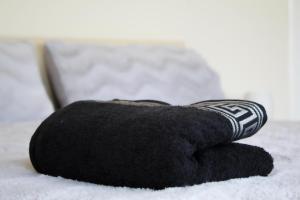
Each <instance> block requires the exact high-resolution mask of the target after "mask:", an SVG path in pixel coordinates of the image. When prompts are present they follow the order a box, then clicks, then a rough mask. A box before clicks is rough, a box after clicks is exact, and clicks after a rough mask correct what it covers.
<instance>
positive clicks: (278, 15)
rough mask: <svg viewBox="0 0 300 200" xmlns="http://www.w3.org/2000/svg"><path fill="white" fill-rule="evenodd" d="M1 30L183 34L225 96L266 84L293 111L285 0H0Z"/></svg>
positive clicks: (281, 106) (285, 113) (20, 33)
mask: <svg viewBox="0 0 300 200" xmlns="http://www.w3.org/2000/svg"><path fill="white" fill-rule="evenodd" d="M1 36H9V37H36V36H38V37H68V36H72V37H80V38H82V37H83V38H89V37H91V38H122V39H172V40H174V39H175V40H183V41H184V42H185V43H186V44H187V46H189V47H192V48H195V49H196V50H197V51H199V52H200V53H202V55H203V56H204V57H205V58H206V59H207V60H208V62H209V63H210V64H211V65H212V66H213V68H214V69H215V70H216V71H217V72H219V74H220V75H221V78H222V84H223V88H224V90H225V92H226V94H227V96H228V97H231V98H235V97H242V96H243V95H244V94H245V93H246V92H248V91H267V92H270V93H271V94H272V95H273V98H274V104H275V108H274V116H275V118H276V119H287V118H288V117H289V110H288V109H287V108H286V107H287V104H289V103H290V99H289V91H290V90H289V82H288V81H289V77H288V75H289V72H288V2H287V1H286V0H177V1H176V0H77V1H76V0H49V1H45V0H26V1H19V0H0V37H1Z"/></svg>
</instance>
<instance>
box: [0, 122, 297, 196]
mask: <svg viewBox="0 0 300 200" xmlns="http://www.w3.org/2000/svg"><path fill="white" fill-rule="evenodd" d="M37 125H38V123H21V124H1V125H0V199H1V200H4V199H13V200H17V199H43V200H46V199H105V200H109V199H143V200H144V199H172V200H174V199H195V200H199V199H205V200H209V199H222V200H226V199H230V200H233V199H247V200H250V199H255V200H257V199H272V200H274V199H281V200H282V199H293V200H295V199H300V145H299V144H300V123H295V122H294V123H292V122H269V123H267V125H266V126H265V127H264V128H263V129H262V130H261V132H259V133H258V134H256V135H255V136H253V137H251V138H248V139H245V140H243V141H242V142H244V143H248V144H253V145H258V146H261V147H264V148H265V149H266V150H267V151H269V152H270V153H271V154H272V156H273V158H274V164H275V168H274V170H273V171H272V173H271V174H270V175H269V176H268V177H251V178H242V179H233V180H229V181H223V182H214V183H206V184H201V185H195V186H189V187H178V188H168V189H164V190H159V191H153V190H150V189H132V188H125V187H123V188H122V187H109V186H102V185H95V184H89V183H84V182H78V181H73V180H68V179H64V178H60V177H59V178H57V177H50V176H46V175H42V174H38V173H36V172H35V171H34V169H33V168H32V165H31V163H30V160H29V155H28V143H29V140H30V137H31V135H32V134H33V131H34V130H35V128H36V127H37Z"/></svg>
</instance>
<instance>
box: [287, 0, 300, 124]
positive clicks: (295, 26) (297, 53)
mask: <svg viewBox="0 0 300 200" xmlns="http://www.w3.org/2000/svg"><path fill="white" fill-rule="evenodd" d="M289 3H290V4H289V21H290V77H291V85H290V86H291V115H292V118H293V119H297V120H300V0H290V1H289Z"/></svg>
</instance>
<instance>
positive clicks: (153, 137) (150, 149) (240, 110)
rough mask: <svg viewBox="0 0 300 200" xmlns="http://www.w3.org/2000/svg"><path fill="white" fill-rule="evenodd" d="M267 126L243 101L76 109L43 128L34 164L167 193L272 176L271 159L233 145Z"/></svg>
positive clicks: (93, 104) (81, 104)
mask: <svg viewBox="0 0 300 200" xmlns="http://www.w3.org/2000/svg"><path fill="white" fill-rule="evenodd" d="M266 120H267V115H266V112H265V109H264V108H263V107H262V106H261V105H260V104H257V103H254V102H251V101H242V100H215V101H204V102H199V103H195V104H192V105H189V106H171V105H169V104H167V103H165V102H159V101H151V100H144V101H124V100H114V101H109V102H100V101H78V102H75V103H72V104H70V105H68V106H66V107H64V108H62V109H60V110H58V111H56V112H54V113H53V114H52V115H50V116H49V117H48V118H47V119H46V120H45V121H44V122H42V124H41V125H40V126H39V128H38V129H37V130H36V132H35V133H34V135H33V136H32V139H31V142H30V158H31V162H32V164H33V166H34V167H35V169H36V170H37V171H38V172H40V173H43V174H48V175H52V176H62V177H65V178H70V179H76V180H81V181H88V182H92V183H98V184H105V185H113V186H128V187H144V188H153V189H162V188H165V187H173V186H186V185H193V184H200V183H204V182H209V181H222V180H227V179H231V178H240V177H249V176H256V175H261V176H266V175H268V174H269V173H270V172H271V170H272V168H273V159H272V157H271V155H270V154H269V153H267V152H266V151H264V150H263V149H262V148H260V147H256V146H250V145H246V144H239V143H233V141H235V140H238V139H241V138H245V137H249V136H251V135H253V134H254V133H256V132H257V131H258V130H259V129H260V128H261V127H262V126H263V125H264V124H265V122H266Z"/></svg>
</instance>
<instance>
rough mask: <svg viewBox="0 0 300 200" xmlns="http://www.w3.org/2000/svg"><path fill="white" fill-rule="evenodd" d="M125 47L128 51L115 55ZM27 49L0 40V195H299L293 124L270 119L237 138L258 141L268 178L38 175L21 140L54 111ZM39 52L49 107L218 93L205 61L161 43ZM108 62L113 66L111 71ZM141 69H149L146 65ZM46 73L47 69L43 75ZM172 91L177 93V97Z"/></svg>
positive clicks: (299, 159) (56, 46)
mask: <svg viewBox="0 0 300 200" xmlns="http://www.w3.org/2000/svg"><path fill="white" fill-rule="evenodd" d="M1 48H2V50H1ZM157 48H158V49H157ZM107 49H108V50H109V51H108V52H109V53H106V54H104V55H105V56H104V57H103V59H102V60H101V59H100V60H99V52H103V50H105V51H106V50H107ZM125 50H126V52H128V51H129V52H131V53H128V54H127V53H125V54H123V52H124V51H125ZM153 50H155V51H154V52H156V54H155V55H156V57H155V58H160V59H154V57H153V56H147V55H153ZM16 52H17V53H16ZM28 52H31V53H29V54H28ZM32 52H33V47H32V44H29V43H21V44H19V43H13V44H12V45H11V44H6V43H5V44H4V45H2V46H0V58H1V59H0V75H1V76H0V83H1V85H6V87H1V88H0V97H1V101H0V109H1V112H0V199H1V200H2V199H14V200H15V199H43V200H44V199H197V200H198V199H224V200H226V199H230V200H232V199H247V200H250V199H293V200H295V199H300V170H299V169H300V155H299V153H300V145H299V141H300V123H299V122H275V121H270V122H267V124H266V126H265V127H263V128H262V130H261V131H260V132H259V133H258V134H256V135H254V136H253V137H250V138H248V139H244V140H241V142H243V143H247V144H252V145H256V146H261V147H263V148H265V149H266V150H267V151H268V152H270V153H271V155H272V156H273V158H274V170H273V171H272V172H271V174H270V175H269V176H268V177H251V178H242V179H232V180H229V181H223V182H212V183H205V184H201V185H194V186H189V187H177V188H167V189H164V190H158V191H154V190H150V189H133V188H126V187H109V186H103V185H96V184H91V183H85V182H79V181H74V180H69V179H64V178H61V177H50V176H46V175H42V174H38V173H37V172H36V171H35V170H34V169H33V167H32V165H31V162H30V159H29V152H28V151H29V150H28V145H29V141H30V138H31V136H32V135H33V133H34V131H35V129H36V128H37V126H38V125H39V124H40V123H41V119H44V118H45V116H47V115H49V114H50V113H51V112H53V111H54V109H55V108H54V107H53V106H52V103H51V102H53V101H51V100H50V99H49V97H48V96H47V94H46V92H45V91H46V90H45V88H44V86H43V84H42V79H41V78H40V77H39V73H38V70H37V69H38V67H37V66H38V61H37V60H36V57H35V56H34V54H33V53H32ZM149 52H150V54H149ZM157 52H159V53H157ZM44 53H45V54H46V55H45V57H46V59H45V60H46V61H43V62H46V63H47V64H46V65H47V69H46V70H45V68H43V69H42V72H43V74H44V76H43V78H44V80H43V82H44V84H45V83H49V82H50V83H52V84H51V87H52V91H47V92H48V94H50V96H51V97H52V100H53V99H56V101H57V102H56V104H55V107H56V108H58V107H59V106H64V105H67V104H69V103H71V102H73V101H76V100H81V99H85V98H87V99H99V97H101V98H104V100H109V99H111V98H113V97H116V98H121V99H128V98H129V97H132V98H133V99H142V98H144V99H145V98H146V99H157V100H162V101H167V102H170V103H172V104H177V103H179V104H189V103H194V102H196V101H201V100H206V99H218V98H224V96H223V93H222V90H221V87H220V82H219V78H218V75H217V74H216V73H215V72H214V71H213V70H211V69H210V68H209V66H208V65H207V63H205V61H203V60H202V59H201V58H200V59H199V57H198V55H196V54H194V53H193V52H190V51H186V50H184V51H182V50H181V49H178V48H174V47H170V46H169V45H168V47H162V48H161V47H154V46H151V47H145V48H144V47H137V46H133V47H132V46H131V47H125V48H123V47H122V48H121V49H114V48H111V47H107V46H102V47H97V48H95V47H91V46H89V45H84V46H82V45H78V44H76V45H73V44H71V45H69V44H67V45H65V44H62V43H50V44H48V45H46V51H45V52H44ZM101 55H102V54H101ZM120 55H126V56H121V57H118V59H115V58H116V57H115V56H120ZM132 55H134V56H132ZM136 55H138V56H136ZM145 56H146V57H145ZM166 56H167V57H166ZM166 58H167V59H166ZM17 59H20V61H18V60H17ZM41 59H42V58H40V59H39V60H41ZM134 59H135V60H134ZM103 60H104V61H105V62H104V61H103ZM120 61H122V62H120ZM24 63H26V65H24ZM40 63H41V61H40ZM74 63H75V64H74ZM104 64H105V67H107V68H106V69H104V67H103V66H104ZM182 65H184V66H185V68H182V67H181V66H182ZM111 66H117V68H114V69H113V70H112V71H111V69H112V67H111ZM122 66H126V67H127V68H126V67H125V68H122ZM149 66H152V67H153V68H152V69H151V70H149V69H150V68H149ZM166 66H167V67H166ZM28 68H29V69H31V71H30V73H25V72H24V71H28ZM143 68H144V70H141V69H143ZM66 69H68V70H66ZM125 69H126V70H125ZM170 69H172V70H170ZM91 70H93V71H92V72H91ZM22 71H23V72H24V73H21V72H22ZM46 71H48V72H49V74H47V76H45V72H46ZM195 72H197V73H195ZM48 76H49V79H47V77H48ZM3 77H4V78H3ZM38 77H39V78H38ZM126 77H131V78H130V79H129V78H126ZM160 77H163V78H160ZM135 78H137V79H138V80H136V79H135ZM20 80H21V81H20ZM90 80H93V81H92V82H91V81H90ZM97 81H100V82H97ZM137 81H138V84H137ZM91 83H93V84H91ZM95 83H97V84H95ZM157 83H161V84H162V85H163V87H160V86H159V85H156V84H157ZM46 88H49V86H47V87H46ZM116 88H117V89H116ZM157 88H159V90H157ZM178 88H179V89H178ZM112 94H113V96H111V95H112ZM174 94H177V97H178V98H177V99H176V98H174ZM26 95H27V96H26ZM175 96H176V95H175ZM179 97H180V98H179ZM158 98H160V99H158ZM24 99H25V101H24ZM20 111H21V113H22V114H20Z"/></svg>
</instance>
